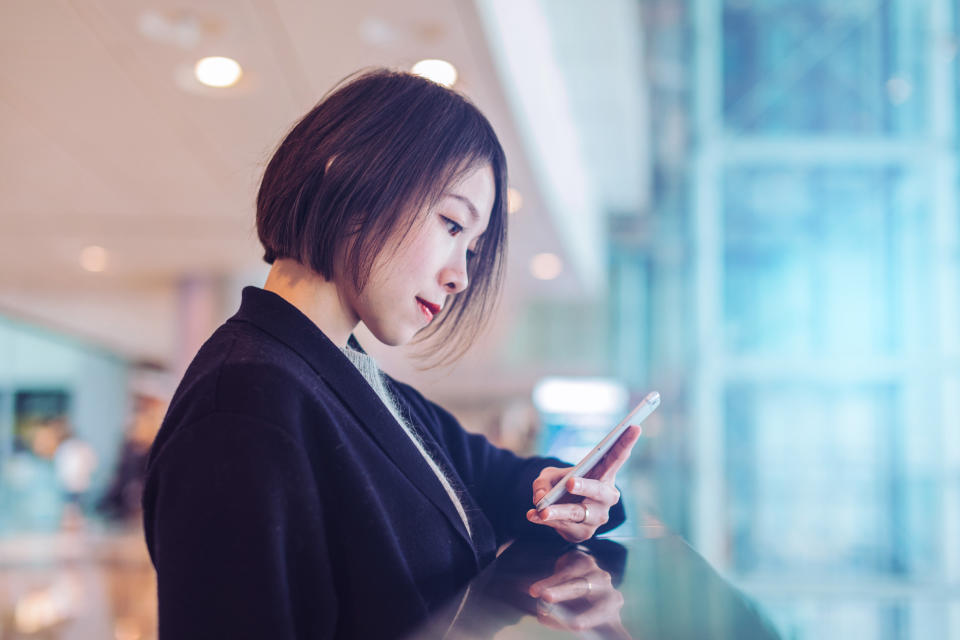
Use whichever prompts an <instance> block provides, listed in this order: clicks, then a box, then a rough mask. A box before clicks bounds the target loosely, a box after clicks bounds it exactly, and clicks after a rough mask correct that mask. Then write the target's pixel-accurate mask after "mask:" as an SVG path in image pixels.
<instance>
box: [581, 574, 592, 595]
mask: <svg viewBox="0 0 960 640" xmlns="http://www.w3.org/2000/svg"><path fill="white" fill-rule="evenodd" d="M580 579H581V580H583V583H584V585H586V587H587V592H586V593H585V594H584V595H585V596H589V595H590V594H592V593H593V584H592V583H591V582H590V579H589V578H580Z"/></svg>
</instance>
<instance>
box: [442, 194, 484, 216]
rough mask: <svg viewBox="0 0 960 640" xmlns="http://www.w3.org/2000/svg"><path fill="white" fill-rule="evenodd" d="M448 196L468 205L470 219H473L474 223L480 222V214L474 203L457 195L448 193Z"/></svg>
mask: <svg viewBox="0 0 960 640" xmlns="http://www.w3.org/2000/svg"><path fill="white" fill-rule="evenodd" d="M446 195H447V196H449V197H451V198H456V199H457V200H459V201H460V202H462V203H463V204H465V205H467V211H469V212H470V218H471V219H472V221H473V222H477V221H478V220H480V214H479V213H477V208H476V207H474V206H473V203H472V202H470V200H469V199H468V198H465V197H464V196H461V195H458V194H456V193H448V194H446Z"/></svg>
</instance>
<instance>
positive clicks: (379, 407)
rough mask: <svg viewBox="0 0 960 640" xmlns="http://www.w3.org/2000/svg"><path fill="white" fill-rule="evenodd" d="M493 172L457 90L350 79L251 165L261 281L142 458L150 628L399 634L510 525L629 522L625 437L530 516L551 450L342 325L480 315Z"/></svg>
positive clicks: (457, 326)
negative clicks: (486, 432) (374, 354)
mask: <svg viewBox="0 0 960 640" xmlns="http://www.w3.org/2000/svg"><path fill="white" fill-rule="evenodd" d="M506 185H507V175H506V162H505V159H504V154H503V150H502V149H501V147H500V144H499V142H498V141H497V137H496V135H495V134H494V132H493V129H492V128H491V127H490V124H489V123H488V122H487V120H486V119H485V118H484V117H483V115H482V114H481V113H480V112H479V111H478V110H477V109H476V107H474V106H473V105H472V104H470V103H469V102H468V101H467V100H466V99H465V98H463V97H462V96H460V95H459V94H457V93H456V92H453V91H451V90H449V89H446V88H444V87H442V86H440V85H437V84H434V83H432V82H430V81H428V80H425V79H422V78H419V77H416V76H413V75H409V74H405V73H397V72H391V71H386V70H378V71H372V72H368V73H365V74H363V75H359V76H356V77H354V78H352V79H351V80H349V81H348V82H346V83H345V84H342V85H341V86H340V87H339V88H337V89H336V90H334V91H333V92H332V93H330V94H329V95H328V96H326V97H325V98H324V99H323V100H322V101H321V102H320V103H319V104H318V105H317V106H316V107H315V108H314V109H313V110H312V111H311V112H310V113H308V114H307V115H306V116H305V117H304V118H303V119H302V120H301V121H300V122H299V123H298V124H297V125H296V126H294V128H293V130H292V131H291V132H290V133H289V134H288V135H287V137H286V138H285V139H284V141H283V142H282V144H281V145H280V147H279V148H278V149H277V151H276V153H275V154H274V156H273V158H272V159H271V161H270V163H269V165H268V166H267V169H266V171H265V173H264V176H263V181H262V184H261V187H260V192H259V195H258V198H257V230H258V233H259V236H260V240H261V242H262V244H263V247H264V251H265V259H266V261H267V262H268V263H270V264H271V265H272V268H271V270H270V274H269V276H268V278H267V281H266V284H265V285H264V288H263V289H259V288H256V287H248V288H246V289H244V291H243V299H242V303H241V305H240V309H239V311H238V312H237V313H236V315H234V316H233V317H232V318H230V319H229V320H228V321H227V322H226V323H225V324H224V325H223V326H221V327H220V328H219V329H217V330H216V332H215V333H214V334H213V336H212V337H211V338H210V339H209V340H208V341H207V342H206V343H205V344H204V345H203V347H202V348H201V349H200V351H199V353H198V354H197V356H196V358H195V359H194V361H193V362H192V364H191V365H190V367H189V369H188V370H187V372H186V374H185V376H184V379H183V381H182V382H181V384H180V387H179V388H178V389H177V392H176V394H175V395H174V398H173V400H172V402H171V405H170V408H169V411H168V413H167V416H166V418H165V420H164V424H163V427H162V429H161V431H160V433H159V434H158V436H157V439H156V441H155V443H154V445H153V448H152V450H151V454H150V459H149V465H148V471H147V479H146V487H145V494H144V521H145V531H146V538H147V545H148V547H149V550H150V554H151V558H152V560H153V563H154V566H155V567H156V570H157V579H158V596H159V619H160V637H161V638H162V639H164V640H166V639H173V638H177V639H185V638H186V639H189V638H212V637H218V638H219V637H223V638H271V639H276V638H334V637H336V638H387V637H395V636H399V635H403V634H404V633H406V632H408V631H409V630H410V629H412V628H413V627H414V626H415V625H416V624H417V623H418V622H420V621H421V620H423V619H424V617H426V615H427V614H428V612H430V611H431V610H432V609H434V608H435V607H436V606H437V605H438V604H440V603H442V602H443V601H444V600H445V599H447V598H449V597H450V596H451V595H452V594H454V593H455V592H456V590H457V589H459V588H460V587H462V586H463V585H464V584H465V583H466V582H467V581H468V580H469V579H470V578H471V577H472V576H474V575H476V573H477V572H478V571H479V570H480V569H481V568H483V567H484V566H485V565H486V564H487V563H489V562H490V561H491V559H492V558H493V557H494V554H495V551H496V549H497V546H498V545H499V544H500V543H502V542H504V541H506V540H508V539H511V538H514V537H517V536H529V535H549V536H551V537H554V538H555V537H556V536H557V535H558V534H559V536H562V537H563V538H564V539H566V540H569V541H581V540H585V539H587V538H589V537H591V536H593V535H594V534H595V533H596V532H598V531H603V530H606V529H609V528H612V527H613V526H616V525H618V524H620V522H622V521H623V518H624V516H623V510H622V508H621V507H620V506H619V498H620V495H619V493H618V491H617V490H616V488H615V487H614V484H613V480H614V475H615V473H616V471H617V469H618V468H619V467H620V465H621V464H622V463H623V461H624V460H625V459H626V457H627V456H628V455H629V451H630V448H631V447H632V445H633V443H634V442H635V441H636V438H637V433H636V430H633V431H630V432H629V433H628V434H627V435H626V436H624V437H623V438H622V439H621V442H620V443H619V445H618V447H617V449H616V450H615V451H614V452H612V453H611V454H610V455H609V456H608V460H606V461H605V466H604V473H603V475H602V476H599V477H598V478H597V479H584V480H582V481H580V482H579V483H577V485H576V486H573V485H572V484H571V486H570V489H571V491H572V493H574V494H577V495H579V496H582V497H583V500H582V502H579V503H571V504H562V505H554V506H552V507H549V508H548V509H545V510H544V511H543V512H540V513H537V512H536V511H535V510H533V509H531V506H532V505H533V503H535V502H536V501H537V500H538V499H539V497H540V496H542V495H543V493H545V492H546V490H547V489H549V488H550V487H551V486H552V485H553V484H554V483H555V482H557V481H558V479H559V478H560V477H561V476H562V475H563V472H564V470H563V469H562V468H561V467H562V466H564V463H562V462H560V461H558V460H552V459H546V458H528V459H524V458H519V457H517V456H515V455H514V454H512V453H510V452H509V451H505V450H502V449H498V448H496V447H494V446H493V445H491V444H490V443H489V442H488V441H487V440H486V439H485V438H483V437H482V436H478V435H471V434H468V433H466V432H465V431H464V430H463V429H462V428H461V427H460V425H459V424H458V423H457V421H456V420H455V419H454V418H453V416H452V415H450V414H449V413H447V412H446V411H444V410H443V409H441V408H440V407H439V406H437V405H435V404H433V403H431V402H430V401H428V400H426V399H425V398H424V397H423V396H421V395H420V394H419V393H418V392H417V391H416V390H414V389H413V388H411V387H409V386H407V385H405V384H402V383H400V382H397V381H396V380H393V379H392V378H390V377H389V376H386V375H384V374H383V373H382V372H381V371H380V370H379V369H378V368H377V365H376V363H375V362H374V361H373V360H372V358H370V357H369V356H368V355H367V354H366V353H364V351H363V349H362V348H361V347H360V345H359V344H358V343H357V341H356V339H355V338H354V337H353V336H352V331H353V329H354V327H356V325H357V324H358V323H359V322H361V321H362V322H363V323H364V324H365V325H366V326H367V327H368V328H369V329H370V331H371V332H372V333H373V335H374V336H376V337H377V339H379V340H380V341H381V342H384V343H386V344H388V345H402V344H405V343H408V342H410V341H411V339H413V338H414V337H415V336H417V337H418V339H421V338H422V337H424V336H427V337H430V338H431V339H432V340H434V341H436V342H437V343H439V345H440V347H441V348H443V349H446V350H447V351H446V355H447V357H449V356H450V353H451V350H452V351H453V352H454V354H456V353H458V352H460V351H462V349H463V348H464V346H465V345H466V344H467V343H469V340H470V339H471V337H472V335H473V333H474V332H475V330H476V328H477V327H478V326H479V325H480V324H481V323H482V322H483V321H484V320H485V318H486V316H487V314H488V313H489V311H490V309H491V307H492V301H493V298H494V296H495V294H496V290H497V287H498V285H499V280H500V273H501V267H502V252H503V247H504V240H505V235H506V213H505V208H506Z"/></svg>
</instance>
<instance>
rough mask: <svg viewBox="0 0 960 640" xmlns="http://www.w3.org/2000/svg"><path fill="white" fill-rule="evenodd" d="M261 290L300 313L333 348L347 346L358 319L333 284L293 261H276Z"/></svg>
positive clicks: (283, 259)
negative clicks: (324, 335) (281, 299)
mask: <svg viewBox="0 0 960 640" xmlns="http://www.w3.org/2000/svg"><path fill="white" fill-rule="evenodd" d="M263 288H264V289H266V290H267V291H272V292H274V293H275V294H277V295H278V296H280V297H281V298H283V299H284V300H286V301H287V302H289V303H290V304H292V305H293V306H295V307H296V308H297V309H299V310H300V311H301V313H303V315H305V316H307V317H308V318H310V320H312V321H313V323H314V324H315V325H317V326H318V327H319V328H320V330H321V331H323V333H324V334H326V336H327V337H328V338H330V340H331V341H332V342H333V343H334V344H335V345H337V346H338V347H345V346H347V340H348V339H349V338H350V334H351V333H352V332H353V330H354V328H355V327H356V326H357V323H358V322H359V319H358V318H356V316H355V315H354V314H353V313H352V312H351V311H350V309H349V307H348V306H347V304H346V302H345V301H344V300H343V298H342V297H341V296H340V292H339V290H338V288H337V285H336V284H335V283H333V282H331V281H329V280H325V279H324V278H323V276H321V275H320V274H318V273H316V272H315V271H313V270H312V269H310V268H309V267H306V266H304V265H302V264H300V263H299V262H297V261H296V260H292V259H290V258H279V259H278V260H276V261H275V262H274V263H273V266H272V267H271V268H270V273H269V274H268V275H267V281H266V282H265V283H264V285H263Z"/></svg>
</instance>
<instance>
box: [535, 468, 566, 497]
mask: <svg viewBox="0 0 960 640" xmlns="http://www.w3.org/2000/svg"><path fill="white" fill-rule="evenodd" d="M568 470H569V468H567V469H561V468H558V467H545V468H544V469H543V470H542V471H541V472H540V475H539V476H537V479H536V480H534V481H533V494H534V496H536V495H537V493H538V492H539V491H543V492H544V493H546V492H547V491H550V489H552V488H553V485H555V484H557V482H559V481H560V479H561V478H563V476H565V475H566V474H567V471H568ZM541 497H542V496H541ZM534 502H539V500H534Z"/></svg>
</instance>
